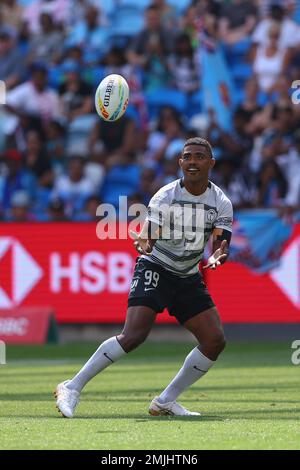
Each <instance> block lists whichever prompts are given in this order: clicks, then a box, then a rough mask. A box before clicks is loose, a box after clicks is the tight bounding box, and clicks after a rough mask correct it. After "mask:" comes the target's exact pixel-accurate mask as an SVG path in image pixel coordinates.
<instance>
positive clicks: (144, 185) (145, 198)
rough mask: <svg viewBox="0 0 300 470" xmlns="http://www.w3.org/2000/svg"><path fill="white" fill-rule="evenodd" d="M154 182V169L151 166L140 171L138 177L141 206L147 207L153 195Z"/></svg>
mask: <svg viewBox="0 0 300 470" xmlns="http://www.w3.org/2000/svg"><path fill="white" fill-rule="evenodd" d="M154 180H155V169H154V168H153V167H151V166H145V167H144V168H143V169H142V173H141V177H140V186H139V195H140V197H141V202H142V204H145V206H147V205H148V203H149V201H150V199H151V197H152V196H153V194H154V191H153V181H154Z"/></svg>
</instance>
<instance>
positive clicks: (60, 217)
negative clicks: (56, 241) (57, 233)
mask: <svg viewBox="0 0 300 470" xmlns="http://www.w3.org/2000/svg"><path fill="white" fill-rule="evenodd" d="M47 215H48V218H47V220H48V221H49V222H66V221H67V220H68V218H67V217H66V215H65V206H64V201H63V200H62V199H60V198H54V199H51V200H50V202H49V205H48V208H47Z"/></svg>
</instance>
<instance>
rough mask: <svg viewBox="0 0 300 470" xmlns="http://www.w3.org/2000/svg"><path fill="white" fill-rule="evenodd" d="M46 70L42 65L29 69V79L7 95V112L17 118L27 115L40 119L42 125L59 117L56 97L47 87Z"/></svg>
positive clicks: (35, 65)
mask: <svg viewBox="0 0 300 470" xmlns="http://www.w3.org/2000/svg"><path fill="white" fill-rule="evenodd" d="M47 77H48V74H47V68H46V67H45V65H43V64H34V65H32V67H31V79H30V80H29V81H27V82H25V83H22V84H21V85H19V86H17V87H16V88H14V90H12V91H10V92H9V93H8V94H7V100H6V102H7V107H8V110H9V111H11V112H13V113H15V114H16V115H17V116H20V115H23V114H28V115H31V116H37V117H41V119H42V121H43V122H44V124H47V123H48V122H49V121H50V120H51V119H54V118H56V117H59V116H60V105H59V99H58V95H57V93H56V92H55V91H54V90H51V89H50V88H48V87H47Z"/></svg>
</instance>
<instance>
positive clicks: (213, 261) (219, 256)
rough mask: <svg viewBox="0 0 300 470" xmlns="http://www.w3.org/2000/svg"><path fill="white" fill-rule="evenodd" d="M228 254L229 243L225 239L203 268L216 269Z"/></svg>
mask: <svg viewBox="0 0 300 470" xmlns="http://www.w3.org/2000/svg"><path fill="white" fill-rule="evenodd" d="M227 256H228V243H227V241H226V240H223V241H222V243H221V246H220V248H218V249H217V250H216V251H215V252H214V253H213V254H212V255H211V256H210V257H209V258H208V261H207V264H206V265H205V266H203V269H207V268H210V269H216V268H217V267H218V266H220V265H221V261H222V260H223V259H225V258H227Z"/></svg>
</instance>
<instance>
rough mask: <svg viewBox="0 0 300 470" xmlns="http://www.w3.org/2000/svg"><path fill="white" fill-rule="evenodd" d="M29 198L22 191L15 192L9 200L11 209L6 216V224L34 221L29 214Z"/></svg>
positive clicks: (27, 194)
mask: <svg viewBox="0 0 300 470" xmlns="http://www.w3.org/2000/svg"><path fill="white" fill-rule="evenodd" d="M30 206H31V201H30V196H29V193H28V192H27V191H25V190H23V189H20V190H18V191H16V192H15V193H14V194H13V196H12V198H11V209H10V211H9V212H8V214H7V215H6V218H5V220H6V221H7V222H30V221H33V220H35V218H34V216H33V215H32V214H31V213H30Z"/></svg>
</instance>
